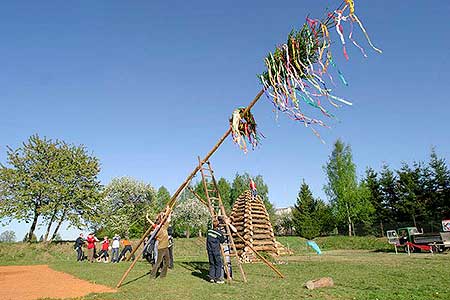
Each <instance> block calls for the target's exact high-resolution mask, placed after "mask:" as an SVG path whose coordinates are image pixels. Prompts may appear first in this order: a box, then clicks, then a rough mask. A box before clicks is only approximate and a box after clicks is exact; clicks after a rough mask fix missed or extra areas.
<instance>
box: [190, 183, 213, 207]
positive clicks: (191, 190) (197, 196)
mask: <svg viewBox="0 0 450 300" xmlns="http://www.w3.org/2000/svg"><path fill="white" fill-rule="evenodd" d="M188 189H189V191H190V192H191V193H192V194H193V195H194V196H195V197H196V198H197V199H198V201H200V202H201V203H203V204H204V205H206V206H207V207H208V203H206V201H205V200H203V198H202V197H201V196H200V195H199V194H197V192H196V191H194V189H193V188H191V187H190V186H188Z"/></svg>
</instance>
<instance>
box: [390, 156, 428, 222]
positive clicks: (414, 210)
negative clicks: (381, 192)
mask: <svg viewBox="0 0 450 300" xmlns="http://www.w3.org/2000/svg"><path fill="white" fill-rule="evenodd" d="M420 168H421V166H420V164H417V163H415V164H414V168H413V169H411V168H410V167H409V166H408V165H407V164H406V163H403V164H402V167H401V169H400V170H398V171H397V174H398V181H397V194H398V197H399V202H398V210H399V211H400V212H401V213H403V214H405V215H407V216H410V218H411V221H412V222H413V224H414V226H417V223H416V220H417V217H418V216H424V215H425V211H426V207H425V205H426V204H425V202H423V201H421V200H422V199H421V198H420V195H422V188H423V186H421V183H420Z"/></svg>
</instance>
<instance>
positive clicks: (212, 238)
mask: <svg viewBox="0 0 450 300" xmlns="http://www.w3.org/2000/svg"><path fill="white" fill-rule="evenodd" d="M170 219H171V217H170V211H169V210H168V209H166V211H165V212H162V213H160V214H159V215H158V216H157V218H156V221H155V222H152V221H151V220H150V219H149V218H148V216H147V220H148V221H149V222H150V223H151V224H152V226H153V231H152V233H151V234H150V238H148V239H146V241H145V246H144V252H143V255H144V257H145V258H147V260H148V261H149V262H151V263H152V270H151V272H150V278H156V277H157V274H158V271H159V273H160V277H161V278H164V277H166V275H167V269H168V268H170V269H172V268H173V237H172V228H171V226H170ZM219 221H221V222H222V224H221V223H220V222H219ZM225 222H229V220H228V219H215V220H214V221H213V224H212V225H213V226H212V228H211V229H209V230H208V233H207V237H206V250H207V252H208V261H209V281H210V282H213V283H218V284H221V283H224V269H223V268H224V265H223V257H222V252H221V244H223V243H224V242H225V240H226V238H225V236H224V234H223V232H222V230H221V229H220V225H223V223H225ZM227 267H228V266H227Z"/></svg>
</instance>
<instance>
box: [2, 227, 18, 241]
mask: <svg viewBox="0 0 450 300" xmlns="http://www.w3.org/2000/svg"><path fill="white" fill-rule="evenodd" d="M15 241H16V233H15V232H14V231H13V230H6V231H3V232H2V234H0V243H14V242H15Z"/></svg>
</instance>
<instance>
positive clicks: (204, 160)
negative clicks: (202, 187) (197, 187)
mask: <svg viewBox="0 0 450 300" xmlns="http://www.w3.org/2000/svg"><path fill="white" fill-rule="evenodd" d="M263 93H264V90H261V91H259V93H258V94H257V95H256V96H255V98H254V99H253V100H252V102H250V104H249V105H248V106H247V107H246V109H245V110H244V114H245V113H247V112H249V111H250V109H251V108H252V107H253V106H254V105H255V104H256V102H258V100H259V99H260V98H261V96H262V94H263ZM231 131H232V130H231V126H230V127H229V128H228V130H227V131H226V132H225V133H224V134H223V136H222V137H221V138H220V139H219V141H218V142H217V143H216V144H215V145H214V147H213V148H212V149H211V150H210V151H209V152H208V154H206V156H205V157H204V158H203V159H202V160H201V161H200V163H199V164H198V165H197V166H196V167H195V168H194V170H193V171H192V172H191V173H190V174H189V175H188V177H187V178H186V180H185V181H184V182H183V183H182V184H181V185H180V186H179V187H178V189H177V190H176V191H175V193H174V194H173V196H172V198H170V201H169V203H168V210H167V211H166V213H165V215H164V218H163V221H162V222H161V224H164V222H166V220H167V218H168V217H169V215H170V213H171V211H172V210H173V207H174V206H175V203H176V202H177V199H178V196H179V195H180V194H181V192H182V191H183V190H184V189H185V188H186V186H187V185H188V184H189V182H191V180H192V178H194V176H195V174H197V172H198V171H199V170H200V168H201V166H202V165H203V164H204V163H206V162H207V161H208V160H209V158H210V157H211V156H212V155H213V154H214V152H216V150H217V149H219V147H220V145H222V143H223V142H224V141H225V139H226V138H227V137H228V136H229V135H230V133H231ZM159 228H160V226H158V227H157V228H156V229H155V232H154V233H153V234H156V233H157V232H158V230H159ZM152 230H153V228H152V227H151V226H150V227H149V228H148V229H147V231H146V232H145V233H144V235H143V236H142V238H141V239H140V240H139V242H138V244H137V245H136V246H135V247H134V249H133V251H132V252H131V254H130V256H129V257H128V260H129V259H130V258H131V257H133V255H134V254H135V253H136V251H137V249H138V248H139V246H140V245H141V244H142V242H143V241H144V239H145V237H146V236H148V235H149V234H150V232H151V231H152ZM142 251H143V250H141V252H142ZM139 257H140V255H139ZM136 262H137V259H135V260H134V261H133V262H132V264H131V265H130V266H129V267H128V269H127V270H126V271H125V273H124V274H123V276H122V278H121V279H120V281H119V282H118V283H117V286H116V287H117V288H119V287H120V286H121V285H122V282H123V281H124V280H125V278H126V277H127V276H128V274H129V273H130V271H131V270H132V269H133V267H134V265H135V264H136Z"/></svg>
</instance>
